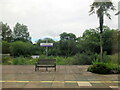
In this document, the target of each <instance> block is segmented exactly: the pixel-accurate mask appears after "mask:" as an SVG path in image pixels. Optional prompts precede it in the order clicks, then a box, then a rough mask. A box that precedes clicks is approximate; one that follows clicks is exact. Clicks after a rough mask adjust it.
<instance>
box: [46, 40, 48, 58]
mask: <svg viewBox="0 0 120 90" xmlns="http://www.w3.org/2000/svg"><path fill="white" fill-rule="evenodd" d="M46 43H48V40H47V39H46ZM47 57H48V47H47V46H46V59H47Z"/></svg>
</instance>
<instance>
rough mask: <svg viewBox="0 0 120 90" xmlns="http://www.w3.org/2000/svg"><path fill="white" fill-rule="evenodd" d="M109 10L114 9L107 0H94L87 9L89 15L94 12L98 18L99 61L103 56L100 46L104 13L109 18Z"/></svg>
mask: <svg viewBox="0 0 120 90" xmlns="http://www.w3.org/2000/svg"><path fill="white" fill-rule="evenodd" d="M109 10H113V11H114V10H115V7H114V6H113V3H112V2H111V1H110V0H108V1H107V2H96V1H94V2H93V4H92V5H91V10H90V11H89V13H90V15H91V14H93V13H96V14H97V16H98V18H99V28H100V51H101V61H102V58H103V47H102V33H103V23H104V15H106V16H107V17H108V18H109V19H111V16H110V14H109V13H108V11H109Z"/></svg>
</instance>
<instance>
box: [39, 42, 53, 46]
mask: <svg viewBox="0 0 120 90" xmlns="http://www.w3.org/2000/svg"><path fill="white" fill-rule="evenodd" d="M40 46H42V47H52V46H53V43H40Z"/></svg>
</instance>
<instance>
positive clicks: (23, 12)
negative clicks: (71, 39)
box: [0, 0, 119, 41]
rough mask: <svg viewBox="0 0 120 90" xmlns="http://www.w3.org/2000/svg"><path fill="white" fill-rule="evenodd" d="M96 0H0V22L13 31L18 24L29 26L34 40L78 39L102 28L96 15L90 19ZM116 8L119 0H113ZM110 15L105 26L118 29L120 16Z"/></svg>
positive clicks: (112, 13)
mask: <svg viewBox="0 0 120 90" xmlns="http://www.w3.org/2000/svg"><path fill="white" fill-rule="evenodd" d="M93 1H94V0H0V20H1V21H2V22H3V23H8V25H10V27H11V29H13V27H14V26H15V24H16V23H17V22H19V23H22V24H24V25H27V26H28V29H29V32H30V36H31V37H32V41H35V40H37V39H39V38H45V37H51V38H53V39H55V40H58V39H59V34H61V33H63V32H68V33H74V34H75V35H76V36H77V37H79V36H82V33H83V32H84V31H85V30H86V29H89V28H96V27H98V26H99V23H98V18H97V16H96V15H91V16H89V13H88V12H89V10H90V5H91V4H92V2H93ZM112 1H113V3H114V5H115V7H116V9H117V8H118V1H119V0H112ZM116 12H117V11H115V12H111V15H112V16H111V17H112V20H109V19H108V18H106V17H105V23H104V25H107V26H109V27H110V28H114V29H117V28H118V17H117V16H115V15H114V14H115V13H116Z"/></svg>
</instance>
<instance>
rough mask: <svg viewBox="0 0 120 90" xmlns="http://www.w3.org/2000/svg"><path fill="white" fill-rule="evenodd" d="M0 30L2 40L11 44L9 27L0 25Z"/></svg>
mask: <svg viewBox="0 0 120 90" xmlns="http://www.w3.org/2000/svg"><path fill="white" fill-rule="evenodd" d="M0 28H2V40H4V41H8V42H11V41H12V38H13V36H12V30H11V29H10V27H9V25H7V23H6V24H4V23H1V25H0Z"/></svg>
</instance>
